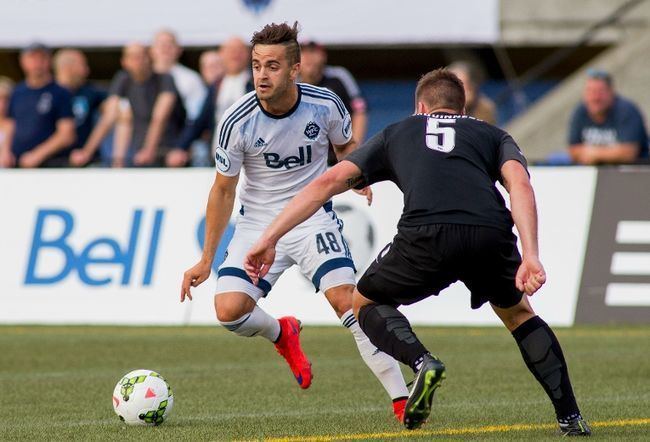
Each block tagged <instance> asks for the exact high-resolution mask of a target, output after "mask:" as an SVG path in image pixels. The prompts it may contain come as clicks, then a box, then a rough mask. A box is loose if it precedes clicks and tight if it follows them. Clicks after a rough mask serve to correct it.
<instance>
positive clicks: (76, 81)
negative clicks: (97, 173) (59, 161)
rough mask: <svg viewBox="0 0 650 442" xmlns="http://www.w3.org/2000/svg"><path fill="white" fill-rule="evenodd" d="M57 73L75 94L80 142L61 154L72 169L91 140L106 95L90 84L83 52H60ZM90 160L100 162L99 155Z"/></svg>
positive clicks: (60, 79) (73, 96) (63, 50)
mask: <svg viewBox="0 0 650 442" xmlns="http://www.w3.org/2000/svg"><path fill="white" fill-rule="evenodd" d="M54 73H55V75H56V82H57V84H58V85H59V86H63V87H64V88H66V89H67V90H68V91H69V92H70V94H71V95H72V113H73V114H74V121H75V131H76V135H77V139H76V141H75V142H74V143H73V144H72V145H71V146H70V147H69V148H67V149H65V150H64V151H63V152H62V153H63V154H65V155H67V156H68V157H69V159H70V165H71V166H77V165H78V164H77V163H75V162H74V159H73V156H74V152H75V151H78V150H79V149H81V147H82V146H83V145H84V144H85V143H86V140H88V137H89V136H90V132H91V131H92V130H93V127H94V126H95V123H96V122H97V120H98V119H99V115H100V112H101V107H102V103H103V102H104V100H105V99H106V92H104V91H103V90H100V89H98V88H97V87H95V86H94V85H92V84H91V83H88V81H87V80H88V74H89V73H90V69H89V68H88V62H87V61H86V57H85V55H84V54H83V52H81V51H78V50H76V49H61V50H60V51H57V53H56V54H55V55H54ZM71 154H72V155H71ZM90 160H91V162H92V163H97V162H99V153H98V152H96V153H95V155H94V157H93V158H91V159H90Z"/></svg>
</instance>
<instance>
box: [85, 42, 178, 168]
mask: <svg viewBox="0 0 650 442" xmlns="http://www.w3.org/2000/svg"><path fill="white" fill-rule="evenodd" d="M121 63H122V68H123V70H121V71H119V72H118V73H117V74H115V76H114V77H113V80H112V82H111V87H110V89H109V96H108V98H107V99H106V103H105V105H104V112H103V114H102V116H101V118H100V120H99V122H98V123H97V125H96V126H95V128H94V129H93V132H92V133H91V134H90V137H89V138H88V141H86V144H85V145H84V147H83V148H82V151H83V155H85V158H87V159H90V158H92V156H93V155H94V153H95V151H96V150H97V149H98V148H99V145H100V143H101V141H102V140H103V139H104V138H105V137H106V135H108V133H109V132H110V131H111V129H113V127H115V140H114V148H113V161H112V163H113V166H114V167H123V166H130V165H134V166H161V165H163V164H168V165H173V164H170V163H173V162H172V161H167V160H168V158H169V153H170V152H172V151H173V150H174V149H173V148H172V147H171V146H175V143H176V138H177V137H178V134H179V133H180V130H181V128H182V126H183V124H184V120H185V115H184V111H183V110H182V106H180V105H179V103H178V100H177V91H176V88H175V87H174V80H173V79H172V77H171V76H170V75H168V74H157V73H155V72H153V70H152V68H151V60H150V58H149V53H148V50H147V47H146V46H144V45H142V44H140V43H130V44H128V45H127V46H125V47H124V49H123V50H122V60H121ZM179 108H180V109H179ZM170 117H173V118H170ZM171 157H175V156H174V155H171Z"/></svg>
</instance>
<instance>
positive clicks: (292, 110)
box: [255, 86, 302, 120]
mask: <svg viewBox="0 0 650 442" xmlns="http://www.w3.org/2000/svg"><path fill="white" fill-rule="evenodd" d="M296 87H297V89H298V99H297V100H296V102H295V103H294V104H293V106H292V107H291V109H289V110H288V111H287V112H285V113H283V114H282V115H276V114H272V113H271V112H268V111H267V110H266V109H264V106H262V103H260V99H259V97H258V96H257V94H256V95H255V99H256V100H257V104H258V105H259V106H260V110H261V111H262V113H263V114H264V115H266V116H267V117H269V118H273V119H274V120H281V119H283V118H287V117H290V116H291V114H293V113H294V112H295V111H296V109H298V106H300V103H301V102H302V89H300V87H299V86H296Z"/></svg>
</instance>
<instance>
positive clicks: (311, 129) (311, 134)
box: [305, 121, 320, 140]
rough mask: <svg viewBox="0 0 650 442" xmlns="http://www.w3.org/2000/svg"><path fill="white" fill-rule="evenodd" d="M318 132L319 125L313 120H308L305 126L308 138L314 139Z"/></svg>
mask: <svg viewBox="0 0 650 442" xmlns="http://www.w3.org/2000/svg"><path fill="white" fill-rule="evenodd" d="M319 133H320V126H319V125H318V124H316V123H314V122H313V121H310V122H309V123H307V126H305V136H306V137H307V138H309V139H310V140H315V139H316V137H318V134H319Z"/></svg>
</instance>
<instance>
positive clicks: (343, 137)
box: [328, 93, 352, 146]
mask: <svg viewBox="0 0 650 442" xmlns="http://www.w3.org/2000/svg"><path fill="white" fill-rule="evenodd" d="M332 96H333V97H334V99H333V100H331V101H330V115H329V127H328V129H329V131H328V138H329V140H330V142H331V143H332V144H334V145H336V146H341V145H343V144H347V143H348V142H349V141H350V140H351V139H352V118H351V117H350V113H349V112H348V110H347V109H346V108H345V105H344V104H343V101H341V99H340V98H339V97H338V95H336V94H334V93H332Z"/></svg>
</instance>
